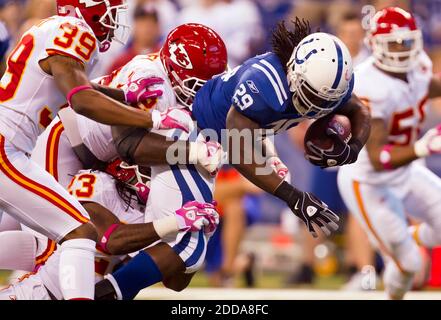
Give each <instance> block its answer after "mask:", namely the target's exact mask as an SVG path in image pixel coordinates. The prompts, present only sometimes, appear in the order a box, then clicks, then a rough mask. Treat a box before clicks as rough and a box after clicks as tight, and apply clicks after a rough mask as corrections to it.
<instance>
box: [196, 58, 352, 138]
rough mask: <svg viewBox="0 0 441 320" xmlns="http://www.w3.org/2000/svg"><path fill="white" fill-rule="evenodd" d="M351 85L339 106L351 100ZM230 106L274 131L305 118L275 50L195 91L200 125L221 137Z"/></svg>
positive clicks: (253, 59)
mask: <svg viewBox="0 0 441 320" xmlns="http://www.w3.org/2000/svg"><path fill="white" fill-rule="evenodd" d="M352 86H353V82H352V83H351V88H350V90H349V91H348V93H347V95H346V96H345V97H344V98H343V99H342V100H341V101H340V103H339V106H340V105H343V104H345V103H346V102H347V101H348V100H349V98H350V96H351V93H352ZM231 107H234V108H235V109H236V110H237V111H238V112H240V113H241V114H243V115H244V116H246V117H248V118H249V119H251V120H253V121H254V122H256V123H258V124H259V125H260V127H261V128H264V129H272V130H274V133H275V134H277V133H278V132H281V131H285V130H287V129H289V128H291V127H294V126H296V125H297V124H298V123H299V122H301V121H302V120H303V119H304V118H303V117H302V116H301V115H300V114H299V113H298V112H297V111H296V109H295V108H294V106H293V104H292V93H291V92H290V90H289V87H288V81H287V78H286V72H285V70H284V68H283V66H282V64H281V62H280V60H279V58H278V57H277V56H276V54H274V53H265V54H263V55H260V56H256V57H254V58H251V59H249V60H247V61H246V62H245V63H244V64H242V65H240V66H238V67H236V68H235V69H233V70H231V71H229V72H227V73H225V74H223V75H221V76H218V77H216V78H214V79H211V80H209V81H208V82H207V83H206V84H205V85H204V86H203V87H202V88H201V89H199V91H198V92H197V94H196V97H195V100H194V102H193V116H194V118H195V120H196V121H197V124H198V127H199V128H200V129H213V130H215V131H216V133H217V135H218V137H219V138H220V137H221V130H222V129H225V126H226V118H227V114H228V111H229V110H230V108H231Z"/></svg>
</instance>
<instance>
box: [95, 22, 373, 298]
mask: <svg viewBox="0 0 441 320" xmlns="http://www.w3.org/2000/svg"><path fill="white" fill-rule="evenodd" d="M188 58H189V59H190V60H191V58H192V57H188ZM173 72H174V74H173ZM171 74H172V75H173V76H175V75H176V70H172V73H171ZM353 84H354V78H353V70H352V61H351V57H350V55H349V52H348V50H347V48H346V46H345V45H344V44H343V43H342V42H341V41H340V40H339V39H338V38H336V37H334V36H332V35H329V34H326V33H312V34H311V33H310V28H309V25H308V23H307V22H304V21H303V22H302V21H300V20H298V19H297V20H296V21H295V22H294V30H293V31H289V30H288V29H287V28H286V26H285V24H284V23H281V24H279V26H278V28H277V29H276V30H275V32H274V34H273V52H270V53H266V54H263V55H260V56H257V57H255V58H251V59H249V60H248V61H246V62H245V63H244V64H242V65H241V66H238V67H237V68H235V69H233V70H231V71H229V72H227V73H224V74H222V75H219V76H218V77H216V78H214V79H212V80H209V81H208V82H206V83H205V84H204V85H203V86H202V88H199V87H198V88H196V87H197V82H194V81H191V83H190V85H191V89H188V88H187V89H185V87H184V89H183V88H182V86H181V87H180V90H178V92H176V96H177V98H178V100H180V102H181V103H182V104H185V105H188V106H190V105H191V104H192V106H191V108H192V114H193V118H194V119H195V120H196V122H197V126H198V128H199V129H200V132H202V133H203V134H204V132H206V135H207V136H210V138H211V139H213V132H214V133H215V135H214V138H215V139H218V141H222V140H223V141H225V139H223V138H227V141H229V142H233V141H234V134H232V132H238V131H248V132H252V134H253V139H252V141H251V142H252V143H251V144H252V148H258V149H259V150H261V149H260V148H263V149H264V154H265V157H267V158H271V157H276V156H277V155H276V154H275V151H274V148H273V146H272V145H271V143H270V141H269V139H267V138H266V135H268V134H277V133H279V132H282V131H285V130H287V129H289V128H291V127H294V126H295V125H297V124H298V123H299V122H301V121H303V120H305V119H318V118H320V117H323V116H325V115H328V114H331V113H334V112H335V113H339V114H343V115H345V116H347V117H348V118H349V119H350V121H351V127H352V139H351V140H350V141H349V142H348V143H345V142H343V141H341V140H340V139H339V138H338V137H335V144H334V146H335V147H334V148H333V149H332V150H320V149H319V148H314V150H315V154H316V156H314V157H311V156H310V157H309V160H310V161H311V162H312V163H314V164H315V165H318V166H321V167H328V166H336V165H344V164H349V163H352V162H354V161H356V159H357V156H358V153H359V151H360V150H361V148H362V147H363V145H364V144H365V142H366V140H367V138H368V136H369V132H370V117H369V113H368V111H367V110H366V109H365V108H364V107H363V105H362V104H361V102H360V101H359V100H358V99H357V98H356V97H355V96H353V95H352V88H353ZM197 89H199V90H197ZM196 91H197V92H196ZM260 129H263V132H262V130H260ZM129 138H130V137H129ZM126 139H127V138H126V137H123V138H122V140H126ZM159 141H161V142H160V143H159ZM124 144H125V145H129V146H130V145H135V146H136V147H133V148H129V150H128V151H120V153H122V154H121V156H122V157H123V158H124V159H125V160H127V161H129V162H135V163H137V164H142V165H157V164H158V163H164V162H166V159H165V154H166V151H167V149H168V148H169V147H170V146H171V145H172V144H173V142H171V141H166V140H165V139H163V137H159V136H157V135H155V134H152V133H148V134H144V135H143V136H142V137H141V138H140V137H139V136H138V137H136V139H135V140H134V141H133V142H130V143H129V142H128V141H126V142H125V143H124ZM239 144H240V145H239V148H237V145H234V143H228V151H229V157H230V162H231V163H232V164H233V165H234V167H235V168H236V169H238V171H239V172H241V173H242V174H243V175H244V176H245V177H246V178H248V179H249V180H250V181H251V182H253V183H254V184H256V185H257V186H259V187H260V188H262V189H263V190H265V191H267V192H269V193H271V194H273V195H275V196H276V197H278V198H280V199H282V200H284V201H285V202H286V203H287V205H288V206H289V207H290V208H291V210H292V211H293V213H294V214H295V215H297V216H298V217H299V218H301V219H302V220H303V221H304V223H305V224H306V225H307V227H308V229H309V231H310V232H311V233H312V234H313V235H314V236H317V234H316V232H317V231H316V229H321V230H322V231H323V232H324V233H325V234H327V235H329V234H330V233H331V231H335V230H336V229H337V228H338V225H337V222H338V221H339V218H338V216H337V215H336V214H335V213H333V212H332V211H331V210H329V209H328V207H327V205H326V204H325V203H323V202H322V201H320V200H319V199H318V198H316V197H315V196H314V195H312V194H311V193H308V192H303V191H300V190H298V189H296V188H295V187H293V186H292V185H291V184H289V183H288V182H286V181H285V180H284V179H283V178H282V177H281V176H280V175H278V174H277V172H276V171H273V170H271V171H272V173H268V174H265V175H259V174H258V172H259V170H258V169H263V168H265V167H266V166H267V162H265V163H261V162H260V161H257V159H254V157H251V159H250V153H253V152H252V151H253V149H250V148H249V146H245V145H244V140H239ZM161 148H162V149H161ZM233 149H236V150H237V149H239V150H240V152H239V157H238V158H239V161H234V159H233V158H234V157H235V156H237V154H235V152H233V151H234V150H233ZM250 150H251V152H249V151H250ZM236 160H237V159H236ZM250 160H251V161H250ZM193 173H194V172H193ZM146 265H147V264H146ZM146 270H147V268H144V267H142V266H141V264H137V265H136V266H135V263H131V262H129V263H128V265H127V266H125V267H123V268H122V269H120V270H119V271H118V277H114V276H113V275H112V277H110V278H111V279H112V282H111V281H109V280H108V279H109V278H108V279H106V280H103V281H101V282H100V283H98V284H97V286H96V295H97V296H96V298H97V299H109V298H110V299H112V298H115V296H116V295H115V292H116V291H115V288H117V287H118V290H119V291H125V290H127V291H130V294H126V293H125V292H120V293H119V294H118V296H119V297H121V296H122V297H123V298H126V297H127V296H131V297H134V296H135V295H136V292H137V290H140V289H142V288H143V284H144V283H145V284H146V285H145V286H148V285H151V284H152V283H153V282H152V281H150V278H151V276H149V275H148V272H147V271H146ZM123 275H124V276H123ZM116 278H118V279H123V282H124V283H120V282H119V280H117V279H116ZM127 279H129V280H130V279H132V280H131V281H129V280H127ZM140 279H143V280H142V281H140ZM129 282H130V283H129ZM155 282H157V280H155ZM187 284H188V283H186V284H185V285H184V286H183V287H182V288H184V287H185V286H186V285H187ZM145 286H144V287H145ZM127 288H128V289H127Z"/></svg>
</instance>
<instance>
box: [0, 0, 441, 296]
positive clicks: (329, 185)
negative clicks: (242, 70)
mask: <svg viewBox="0 0 441 320" xmlns="http://www.w3.org/2000/svg"><path fill="white" fill-rule="evenodd" d="M128 2H129V5H130V19H131V21H132V23H131V25H132V37H131V40H130V42H129V43H128V44H127V45H126V46H120V45H115V46H113V48H112V49H111V50H110V51H109V52H107V53H106V54H105V56H104V57H103V58H102V59H101V62H100V64H99V65H98V66H97V68H96V69H95V71H94V75H93V76H101V75H104V74H107V73H108V72H109V71H111V70H114V69H115V68H117V67H119V66H121V65H123V64H125V63H126V62H127V61H129V60H130V59H131V58H132V57H133V56H135V55H137V54H143V53H149V52H154V51H156V50H157V49H158V48H159V47H160V46H161V41H162V39H164V36H165V35H166V34H167V33H168V32H169V31H170V30H171V29H172V28H173V27H175V26H176V25H179V24H181V23H185V22H199V23H203V24H206V25H208V26H210V27H212V28H214V29H215V30H216V31H217V32H218V33H219V34H220V35H221V36H222V37H223V38H224V40H225V42H226V44H227V47H228V50H229V65H230V67H234V66H236V65H238V64H240V63H241V62H242V61H244V60H246V59H247V58H249V57H251V56H253V55H255V54H258V53H263V52H265V51H266V50H268V49H269V48H270V43H269V36H270V34H271V30H272V28H273V27H274V26H275V24H276V23H277V22H278V21H280V20H281V19H285V20H287V21H289V20H291V19H293V17H295V16H299V17H301V18H305V19H308V20H309V21H310V23H311V26H312V28H313V30H315V29H317V28H320V30H321V31H326V32H331V33H334V34H336V35H338V36H339V37H340V38H341V39H342V40H343V41H344V42H345V43H346V44H347V46H348V47H349V49H350V51H351V54H352V55H353V57H354V60H355V62H356V63H358V62H360V61H362V60H363V59H364V58H365V57H366V56H367V55H368V52H367V49H366V47H365V46H364V44H363V36H364V30H363V29H362V27H361V19H363V12H364V11H363V6H365V5H372V6H374V7H375V8H376V9H381V8H384V7H386V6H390V5H397V6H401V7H403V8H406V9H409V10H410V11H412V12H413V13H414V14H415V15H416V17H417V19H418V21H419V24H420V27H421V28H422V30H423V33H424V40H425V49H426V50H427V52H428V53H429V54H430V56H431V57H432V59H433V63H434V71H435V72H441V0H418V1H416V0H415V1H406V0H403V1H398V0H397V1H392V0H391V1H387V0H384V1H383V0H380V1H355V0H352V1H351V0H335V1H331V0H329V1H327V0H254V1H252V0H128ZM53 14H55V1H54V0H0V56H1V57H0V58H1V59H2V69H1V70H4V57H5V56H6V55H7V53H8V51H9V50H10V49H11V46H13V44H14V43H15V42H16V39H17V38H18V37H20V35H21V34H22V33H23V32H24V31H25V30H26V29H28V28H29V27H30V26H31V25H33V24H34V23H35V22H36V21H38V20H40V19H42V18H46V17H48V16H50V15H53ZM432 104H433V108H432V109H431V110H432V111H431V112H432V113H431V115H430V116H429V117H428V119H429V121H428V123H427V124H426V127H430V126H433V125H434V124H435V123H438V122H440V120H441V105H440V103H439V102H437V101H433V102H432ZM304 131H305V126H300V127H299V128H296V129H293V130H291V131H290V132H289V133H286V134H283V135H281V136H279V137H278V138H277V139H276V145H277V146H278V150H279V153H280V157H281V159H282V160H283V161H284V162H285V163H286V164H287V165H288V167H289V169H290V171H291V174H292V179H293V180H294V181H295V184H296V185H297V186H299V187H300V188H303V189H305V190H307V191H312V192H314V193H316V194H317V195H319V196H320V197H321V198H322V199H323V200H325V202H327V203H328V204H329V206H330V207H331V208H332V209H334V210H336V211H338V212H339V213H340V214H341V215H342V216H343V224H342V228H341V229H340V231H339V233H338V234H337V235H335V236H334V237H332V238H331V239H319V240H313V239H312V238H311V237H310V236H309V235H308V234H307V233H306V231H305V230H304V228H303V227H302V226H301V225H299V224H298V221H297V219H296V218H295V217H294V216H293V215H292V214H291V213H290V212H289V211H287V210H286V208H285V207H284V206H283V204H282V203H281V202H279V201H278V200H276V199H275V198H272V197H271V196H268V195H265V194H262V193H261V192H260V191H259V190H257V189H256V188H255V187H253V186H252V185H250V184H249V183H248V182H246V181H245V180H244V179H242V178H241V177H240V176H239V175H238V174H237V172H235V171H234V170H233V169H231V168H224V169H223V170H222V172H221V173H220V175H219V178H218V182H217V190H216V198H217V200H218V201H219V204H220V206H221V210H222V223H221V227H220V228H219V230H218V232H217V233H216V235H215V237H214V239H213V240H212V241H211V242H210V249H209V252H210V254H209V255H208V257H207V262H206V265H205V270H203V271H201V272H199V273H198V275H197V276H196V277H195V278H194V280H193V282H192V284H191V288H189V289H188V290H185V291H184V292H182V293H173V292H171V291H168V290H166V289H162V288H160V287H155V288H152V289H148V290H144V291H143V292H142V294H141V295H140V296H139V297H140V298H146V299H149V298H177V299H179V298H194V299H197V298H209V297H210V296H213V294H216V296H217V297H218V298H219V297H225V298H226V299H239V298H245V299H253V298H263V299H267V298H276V299H277V298H280V299H285V298H287V299H297V298H300V299H309V298H316V299H322V298H323V299H333V298H348V299H351V298H358V299H365V298H366V299H378V298H383V297H384V296H383V293H382V292H381V291H380V292H379V291H377V292H374V289H381V288H382V285H381V277H380V274H381V270H382V261H381V259H380V258H379V256H378V255H377V254H376V253H375V252H374V250H373V249H371V248H370V247H369V245H368V241H367V238H366V236H365V234H364V233H363V231H362V230H361V229H360V227H359V226H358V225H357V223H356V221H354V220H353V219H351V217H350V215H349V214H348V212H347V210H346V208H345V207H344V205H343V203H342V201H341V199H340V196H339V194H338V190H337V187H336V183H335V178H336V172H335V171H323V170H320V169H318V168H314V167H312V166H311V165H309V163H307V162H306V161H305V160H304V158H303V150H302V145H303V133H304ZM440 159H441V158H439V157H438V158H436V157H432V158H430V160H429V161H428V163H427V165H428V166H429V167H430V168H431V169H432V170H433V171H435V172H436V173H437V174H441V161H440ZM0 245H1V244H0ZM421 254H422V255H423V256H424V257H425V261H426V262H427V263H426V264H425V266H424V269H423V270H421V274H420V275H419V276H418V277H417V279H416V281H415V289H420V290H425V291H424V292H423V293H420V294H418V293H412V294H410V295H409V296H408V298H411V299H419V298H440V299H441V293H439V292H437V291H436V290H440V289H441V249H435V250H432V251H428V250H426V249H424V248H422V249H421ZM10 276H11V275H10V274H9V273H7V272H1V271H0V283H6V282H7V281H8V278H9V277H10ZM208 288H219V289H208ZM220 288H224V289H220ZM225 288H227V289H225ZM232 288H241V289H236V290H234V289H232ZM244 288H248V289H250V288H251V291H250V290H248V289H244ZM253 288H254V290H253ZM276 288H277V289H278V290H274V289H276ZM290 288H297V290H290ZM323 290H333V291H323ZM363 290H364V291H370V292H364V293H357V294H355V293H353V292H355V291H358V292H361V291H363ZM337 291H338V292H337ZM219 295H220V296H219Z"/></svg>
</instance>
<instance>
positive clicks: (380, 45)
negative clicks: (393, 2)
mask: <svg viewBox="0 0 441 320" xmlns="http://www.w3.org/2000/svg"><path fill="white" fill-rule="evenodd" d="M370 25H371V28H370V30H369V31H368V34H367V40H368V42H369V45H370V46H371V48H372V52H373V55H374V57H375V61H376V64H377V65H378V66H379V67H380V68H382V69H384V70H386V71H391V72H400V73H405V72H408V71H409V70H411V69H412V68H413V67H414V66H415V65H416V63H417V61H418V60H417V59H416V58H417V56H418V55H419V54H420V52H421V51H422V50H423V40H422V34H421V30H419V29H418V27H417V25H416V21H415V18H414V17H413V16H412V14H410V13H409V12H407V11H405V10H403V9H401V8H398V7H389V8H385V9H383V10H381V11H379V12H377V13H376V14H375V16H374V17H373V19H372V21H371V24H370ZM397 45H398V47H397Z"/></svg>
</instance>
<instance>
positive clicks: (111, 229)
mask: <svg viewBox="0 0 441 320" xmlns="http://www.w3.org/2000/svg"><path fill="white" fill-rule="evenodd" d="M118 227H119V224H116V223H114V224H112V225H111V226H110V227H109V229H107V230H106V232H104V234H103V237H102V238H101V240H100V243H99V246H100V249H101V250H102V251H103V252H104V253H107V254H110V252H109V251H108V250H107V243H108V242H109V239H110V236H111V235H112V233H113V232H114V231H115V230H116V228H118Z"/></svg>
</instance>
